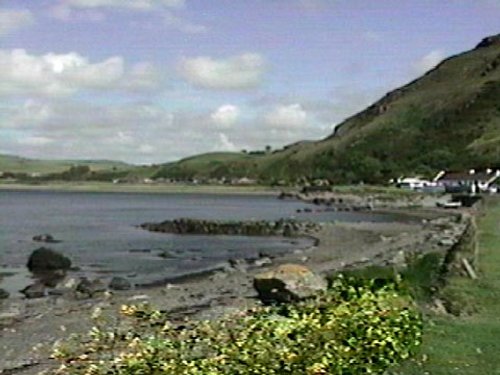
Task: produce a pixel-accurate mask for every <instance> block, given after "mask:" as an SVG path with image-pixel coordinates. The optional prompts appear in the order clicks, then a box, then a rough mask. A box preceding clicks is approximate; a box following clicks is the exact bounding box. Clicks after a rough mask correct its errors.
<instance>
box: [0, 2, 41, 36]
mask: <svg viewBox="0 0 500 375" xmlns="http://www.w3.org/2000/svg"><path fill="white" fill-rule="evenodd" d="M33 23H34V17H33V14H32V13H31V12H30V11H29V10H25V9H21V10H16V9H0V37H2V36H5V35H7V34H10V33H12V32H14V31H16V30H19V29H21V28H23V27H26V26H30V25H32V24H33Z"/></svg>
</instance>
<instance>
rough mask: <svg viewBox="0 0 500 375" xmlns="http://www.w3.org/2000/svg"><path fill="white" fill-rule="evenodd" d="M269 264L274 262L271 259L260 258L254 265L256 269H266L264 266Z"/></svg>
mask: <svg viewBox="0 0 500 375" xmlns="http://www.w3.org/2000/svg"><path fill="white" fill-rule="evenodd" d="M269 264H273V261H272V260H271V258H259V259H257V260H256V261H255V262H254V265H255V266H256V267H264V266H267V265H269Z"/></svg>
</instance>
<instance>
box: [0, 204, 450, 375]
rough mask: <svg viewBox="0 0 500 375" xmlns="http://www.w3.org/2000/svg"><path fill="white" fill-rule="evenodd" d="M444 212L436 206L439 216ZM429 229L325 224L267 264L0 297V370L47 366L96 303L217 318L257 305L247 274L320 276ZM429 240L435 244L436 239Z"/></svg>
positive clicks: (405, 244)
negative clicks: (101, 290) (293, 271)
mask: <svg viewBox="0 0 500 375" xmlns="http://www.w3.org/2000/svg"><path fill="white" fill-rule="evenodd" d="M447 214H448V213H445V212H442V216H447ZM432 233H434V234H435V233H436V232H435V228H434V229H432V230H431V229H429V228H428V227H427V226H426V224H424V223H423V222H418V223H417V222H412V223H409V222H391V223H374V222H359V223H326V224H325V223H324V224H322V228H321V229H320V230H319V232H318V233H315V234H314V235H313V236H312V237H313V238H315V239H316V246H312V247H309V248H305V249H303V250H298V251H293V252H292V251H291V252H290V253H287V254H285V255H283V256H280V257H277V258H274V259H272V264H270V265H269V264H265V265H263V266H245V267H239V265H236V266H232V267H228V268H224V269H220V270H212V271H210V272H206V273H201V274H195V275H189V276H185V277H182V278H180V279H170V280H169V279H168V278H166V279H165V280H163V281H162V282H160V283H158V284H157V285H149V286H146V285H143V286H140V287H136V288H135V289H132V290H129V291H120V292H111V293H105V294H103V295H102V296H98V297H92V298H90V299H78V298H75V297H74V296H72V295H65V296H48V297H45V298H41V299H33V300H27V299H23V298H17V297H16V298H11V299H7V300H4V301H0V306H1V309H0V315H1V314H2V313H3V314H4V315H5V314H9V313H11V314H12V315H13V319H12V322H11V324H8V325H6V326H4V327H0V352H2V351H3V353H4V356H5V358H3V361H0V373H2V371H4V372H6V373H9V374H24V375H31V374H33V375H34V374H37V373H38V372H39V371H42V370H45V369H47V368H51V367H53V366H54V363H53V362H52V361H50V360H49V359H48V358H49V355H50V352H51V348H52V344H53V343H54V342H55V341H57V340H59V339H61V338H64V337H67V333H68V332H71V333H84V332H87V331H88V330H89V329H90V328H91V326H92V322H91V319H90V316H91V314H92V311H93V309H95V308H96V307H99V308H100V309H102V310H103V312H104V313H105V314H106V315H108V316H109V317H111V318H113V317H116V315H117V312H118V310H119V307H120V306H121V305H123V304H137V303H143V302H146V303H149V304H151V305H152V306H154V307H155V308H158V309H160V310H163V311H166V312H168V313H169V314H170V316H171V320H172V321H173V322H181V321H183V319H185V318H187V317H189V318H193V319H201V320H205V319H216V318H217V317H220V316H221V315H225V314H226V313H228V312H230V311H234V310H235V309H248V308H251V307H253V306H256V305H259V301H258V299H257V298H256V297H257V293H256V291H255V290H254V288H253V277H254V275H255V274H257V273H259V272H264V271H267V270H269V269H272V268H274V267H276V266H278V265H280V264H285V263H295V264H302V265H305V266H306V267H308V268H310V269H311V270H312V271H314V272H316V273H318V274H321V275H323V276H326V275H329V274H331V273H334V272H339V271H341V270H343V269H348V268H349V267H363V266H366V265H369V264H376V263H377V262H383V261H385V260H387V259H389V260H392V259H393V258H395V257H397V254H398V252H400V251H401V249H405V248H409V249H418V251H426V249H428V248H430V246H431V243H430V242H431V241H429V240H428V239H429V234H432ZM435 242H436V241H435ZM422 246H423V248H422ZM432 246H438V245H437V242H436V243H434V244H433V245H432ZM69 277H70V276H69ZM27 337H30V340H29V342H26V338H27Z"/></svg>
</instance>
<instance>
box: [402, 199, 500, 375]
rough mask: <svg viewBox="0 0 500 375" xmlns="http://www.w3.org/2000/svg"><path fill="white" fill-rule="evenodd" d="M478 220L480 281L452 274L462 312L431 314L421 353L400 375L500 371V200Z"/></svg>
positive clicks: (452, 291)
mask: <svg viewBox="0 0 500 375" xmlns="http://www.w3.org/2000/svg"><path fill="white" fill-rule="evenodd" d="M478 224H479V241H480V270H479V271H480V279H479V280H477V281H473V280H470V279H465V278H460V277H456V278H452V279H451V280H450V282H449V284H448V286H447V287H446V289H447V290H445V291H444V292H445V293H447V294H448V295H454V296H455V298H457V299H458V300H459V301H460V302H461V304H462V306H463V311H464V314H463V316H460V317H452V316H448V315H447V316H433V317H430V318H429V319H428V322H427V325H426V327H427V328H426V333H425V335H424V345H423V346H422V348H421V351H420V353H419V355H418V356H417V357H416V359H415V360H414V361H412V362H410V363H407V364H406V365H405V366H404V367H403V368H402V369H400V370H399V371H398V372H396V374H402V375H417V374H418V375H421V374H430V375H448V374H460V375H469V374H470V375H476V374H483V375H493V374H500V199H495V200H491V201H489V202H488V203H487V209H486V210H485V213H484V214H483V216H481V217H480V218H479V222H478Z"/></svg>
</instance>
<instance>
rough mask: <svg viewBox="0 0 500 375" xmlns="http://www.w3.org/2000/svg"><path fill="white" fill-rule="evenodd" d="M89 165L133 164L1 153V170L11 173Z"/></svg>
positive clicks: (106, 167) (125, 166) (115, 166)
mask: <svg viewBox="0 0 500 375" xmlns="http://www.w3.org/2000/svg"><path fill="white" fill-rule="evenodd" d="M81 165H87V166H89V167H90V169H92V170H93V171H103V170H113V169H115V170H125V169H127V170H128V169H131V168H133V167H132V166H131V165H129V164H126V163H122V162H117V161H110V160H35V159H27V158H22V157H19V156H13V155H1V154H0V171H1V172H11V173H28V174H31V173H40V174H48V173H60V172H63V171H66V170H68V169H69V168H70V167H72V166H81Z"/></svg>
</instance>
